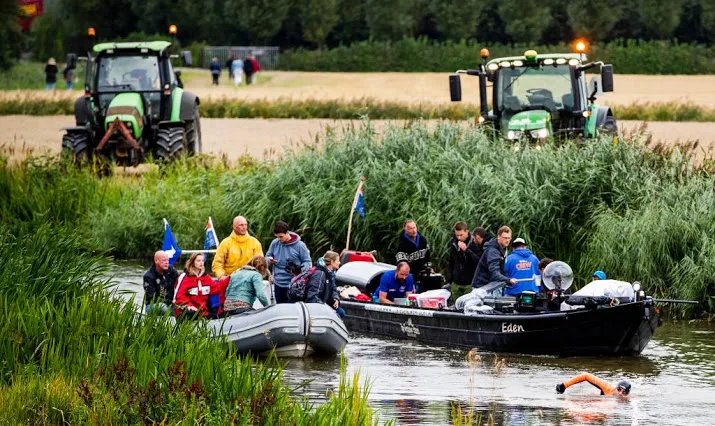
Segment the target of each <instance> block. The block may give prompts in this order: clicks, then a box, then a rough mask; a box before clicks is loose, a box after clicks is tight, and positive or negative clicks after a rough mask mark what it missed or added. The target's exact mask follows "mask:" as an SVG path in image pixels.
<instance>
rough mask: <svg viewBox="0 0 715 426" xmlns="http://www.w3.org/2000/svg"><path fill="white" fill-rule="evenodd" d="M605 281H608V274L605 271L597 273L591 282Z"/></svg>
mask: <svg viewBox="0 0 715 426" xmlns="http://www.w3.org/2000/svg"><path fill="white" fill-rule="evenodd" d="M605 279H606V273H605V272H603V271H596V272H594V273H593V275H592V276H591V281H598V280H605Z"/></svg>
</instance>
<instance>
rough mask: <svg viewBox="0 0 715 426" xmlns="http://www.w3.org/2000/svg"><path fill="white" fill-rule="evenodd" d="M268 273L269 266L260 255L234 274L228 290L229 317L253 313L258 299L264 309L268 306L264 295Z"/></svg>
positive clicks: (225, 303) (227, 306)
mask: <svg viewBox="0 0 715 426" xmlns="http://www.w3.org/2000/svg"><path fill="white" fill-rule="evenodd" d="M267 272H268V264H267V263H266V259H265V258H264V257H263V255H262V254H260V255H256V256H253V257H252V258H251V259H250V260H249V261H248V263H247V264H246V265H244V266H242V267H241V268H239V269H238V270H237V271H235V272H234V273H232V274H231V281H230V282H229V284H228V287H227V288H226V301H225V302H224V304H223V309H224V311H225V312H226V313H228V315H235V314H240V313H243V312H247V311H252V310H253V304H254V303H255V302H256V299H258V301H259V302H261V304H262V305H263V306H264V307H265V306H268V305H269V303H268V298H266V295H265V294H264V293H263V277H265V276H266V274H267Z"/></svg>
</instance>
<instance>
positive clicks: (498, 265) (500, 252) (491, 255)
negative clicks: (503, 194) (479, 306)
mask: <svg viewBox="0 0 715 426" xmlns="http://www.w3.org/2000/svg"><path fill="white" fill-rule="evenodd" d="M510 242H511V229H510V228H509V227H508V226H502V227H501V228H499V231H498V232H497V238H496V239H495V240H491V241H489V242H487V243H486V244H484V254H482V257H481V258H480V259H479V264H478V265H477V270H476V271H475V273H474V279H473V280H472V287H474V288H479V287H482V286H485V285H487V284H491V283H494V282H500V283H505V284H506V285H513V284H516V279H515V278H509V277H507V276H506V275H505V274H504V260H505V258H506V248H507V247H508V246H509V243H510ZM499 293H501V292H499Z"/></svg>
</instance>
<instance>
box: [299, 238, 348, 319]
mask: <svg viewBox="0 0 715 426" xmlns="http://www.w3.org/2000/svg"><path fill="white" fill-rule="evenodd" d="M338 268H340V255H338V254H337V253H336V252H334V251H330V250H329V251H327V252H325V254H324V255H323V257H321V258H320V259H318V261H317V262H316V264H315V273H313V275H312V276H311V277H310V281H308V285H307V288H306V289H305V302H306V303H325V304H326V305H328V306H331V307H332V308H333V309H335V311H336V313H337V314H338V316H339V317H340V318H343V317H344V316H345V310H344V309H343V308H341V307H340V297H339V296H338V288H337V286H336V285H335V271H337V270H338Z"/></svg>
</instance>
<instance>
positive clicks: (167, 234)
mask: <svg viewBox="0 0 715 426" xmlns="http://www.w3.org/2000/svg"><path fill="white" fill-rule="evenodd" d="M161 249H162V250H163V251H165V252H166V254H167V255H169V265H173V264H174V262H176V261H177V260H179V256H181V249H180V248H179V244H177V243H176V238H174V234H173V233H172V232H171V227H170V226H169V222H167V221H166V219H164V243H163V244H162V246H161Z"/></svg>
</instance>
